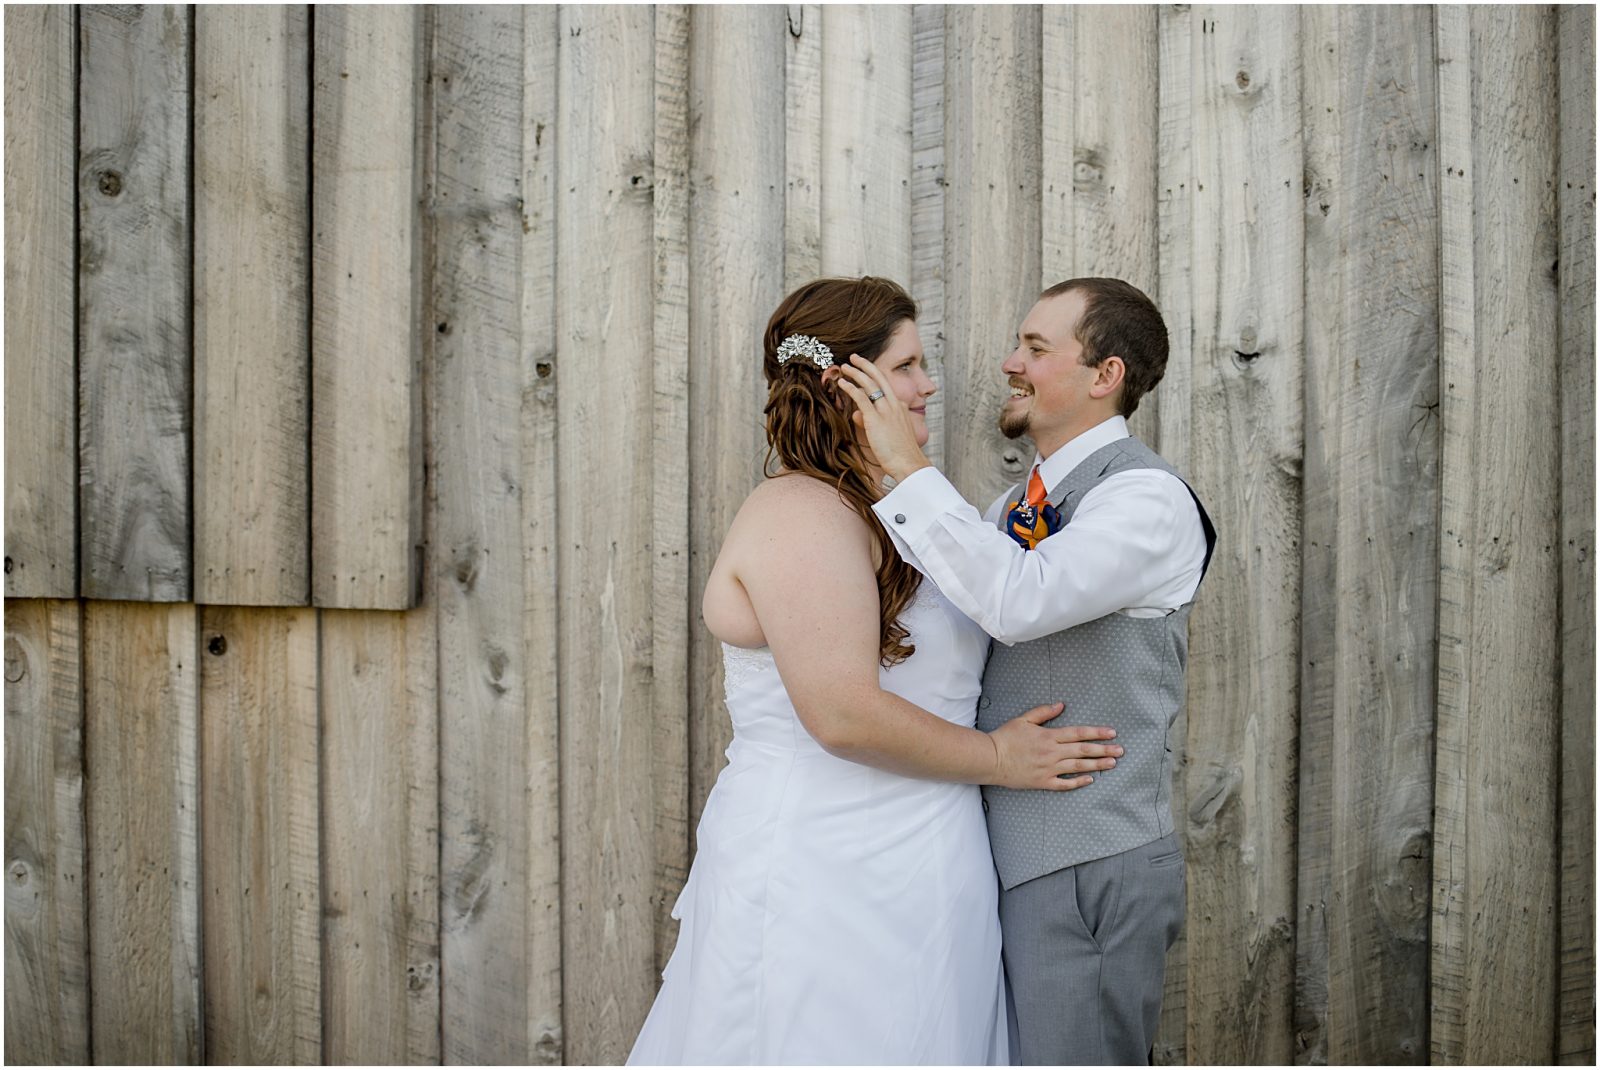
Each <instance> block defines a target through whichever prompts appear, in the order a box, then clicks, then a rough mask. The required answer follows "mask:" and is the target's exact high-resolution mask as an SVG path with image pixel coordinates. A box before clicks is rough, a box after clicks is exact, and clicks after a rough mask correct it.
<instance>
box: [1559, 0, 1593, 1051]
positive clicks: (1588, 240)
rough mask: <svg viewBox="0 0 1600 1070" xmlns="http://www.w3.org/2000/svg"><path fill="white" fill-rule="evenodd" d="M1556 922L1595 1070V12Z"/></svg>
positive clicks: (1588, 88)
mask: <svg viewBox="0 0 1600 1070" xmlns="http://www.w3.org/2000/svg"><path fill="white" fill-rule="evenodd" d="M1558 17H1559V20H1560V21H1559V24H1558V26H1557V39H1558V41H1559V42H1560V46H1559V47H1560V50H1561V58H1560V79H1561V84H1560V88H1559V93H1560V97H1561V131H1560V135H1559V137H1560V147H1559V154H1560V166H1561V171H1560V174H1559V175H1558V176H1557V184H1556V201H1557V206H1558V210H1559V212H1560V226H1561V252H1560V259H1559V260H1558V264H1559V265H1560V273H1559V275H1558V280H1559V284H1560V287H1561V292H1560V302H1561V307H1560V317H1561V327H1560V330H1561V371H1560V380H1559V381H1560V387H1559V389H1560V391H1561V535H1560V555H1561V802H1560V807H1561V808H1560V822H1561V878H1560V879H1561V916H1560V919H1559V925H1560V929H1559V939H1560V945H1559V947H1560V956H1561V967H1560V979H1559V982H1558V984H1559V990H1558V992H1557V995H1556V998H1557V1000H1558V1003H1557V1013H1558V1015H1559V1024H1558V1028H1559V1030H1560V1032H1559V1034H1558V1036H1557V1038H1556V1059H1557V1061H1559V1062H1562V1063H1568V1064H1585V1063H1593V1062H1594V1061H1595V1048H1594V1041H1595V1031H1594V1030H1595V1023H1594V991H1595V988H1594V906H1595V904H1594V865H1595V862H1594V847H1595V828H1594V814H1595V810H1594V722H1595V662H1594V620H1595V610H1594V520H1595V499H1594V487H1595V469H1594V420H1595V412H1594V400H1595V378H1594V356H1595V331H1594V322H1595V321H1594V313H1595V307H1594V299H1595V275H1594V268H1595V257H1594V206H1595V196H1594V190H1595V187H1594V181H1595V158H1594V143H1595V99H1594V21H1595V19H1594V10H1593V9H1592V8H1585V7H1577V6H1574V7H1563V8H1561V10H1560V14H1559V16H1558Z"/></svg>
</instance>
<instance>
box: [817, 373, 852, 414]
mask: <svg viewBox="0 0 1600 1070" xmlns="http://www.w3.org/2000/svg"><path fill="white" fill-rule="evenodd" d="M842 378H844V372H842V371H840V370H839V369H838V368H837V367H833V368H824V369H822V393H823V395H824V396H826V397H827V398H828V400H830V401H832V402H833V404H834V407H835V408H841V409H842V408H844V407H846V406H847V405H849V404H850V399H849V398H848V397H846V396H845V392H844V391H843V390H840V389H839V380H840V379H842Z"/></svg>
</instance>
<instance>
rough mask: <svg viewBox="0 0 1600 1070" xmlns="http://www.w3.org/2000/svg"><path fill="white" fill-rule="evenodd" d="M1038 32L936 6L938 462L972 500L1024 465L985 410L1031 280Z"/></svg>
mask: <svg viewBox="0 0 1600 1070" xmlns="http://www.w3.org/2000/svg"><path fill="white" fill-rule="evenodd" d="M1040 30H1041V27H1040V14H1039V9H1037V8H1028V7H1011V6H994V7H976V8H965V7H962V8H954V7H953V8H949V9H947V10H946V12H945V179H946V183H947V184H946V187H945V285H946V290H945V340H946V341H945V359H944V381H943V382H942V383H941V384H940V386H941V390H942V392H943V393H944V395H945V398H944V406H945V408H944V419H945V464H944V472H945V474H946V475H948V476H949V477H950V481H951V482H952V483H954V484H955V486H956V489H957V490H959V491H960V492H961V493H962V495H963V496H964V497H966V499H967V500H968V501H970V502H973V503H975V504H976V505H977V507H978V508H979V509H980V510H982V509H985V508H987V507H988V505H989V503H990V502H991V501H993V500H994V498H995V496H996V495H998V494H999V493H1000V492H1001V491H1003V490H1005V488H1006V487H1007V486H1009V485H1010V484H1011V483H1013V482H1015V481H1016V480H1017V479H1019V478H1021V476H1022V473H1023V472H1024V471H1026V469H1027V467H1028V465H1030V464H1032V463H1033V446H1032V444H1031V443H1030V442H1028V441H1027V440H1026V439H1017V440H1015V441H1012V440H1008V439H1006V438H1004V437H1003V436H1002V435H1001V434H1000V432H999V430H998V429H997V427H996V425H995V420H996V417H997V416H998V415H999V412H1000V406H1001V404H1002V403H1003V400H1004V394H1005V376H1004V375H1003V374H1001V372H1000V364H1001V363H1002V362H1003V361H1004V360H1005V358H1006V354H1007V353H1009V352H1010V350H1011V346H1012V345H1013V344H1014V342H1013V341H1010V340H1011V339H1012V338H1013V336H1014V335H1015V332H1016V330H1017V325H1018V324H1020V323H1021V322H1022V317H1023V315H1024V314H1026V312H1027V311H1028V308H1029V307H1030V306H1031V305H1032V304H1033V300H1034V298H1035V297H1036V296H1037V295H1038V293H1039V290H1040V286H1039V279H1040V275H1039V264H1040V259H1039V257H1040V246H1039V242H1040V223H1039V220H1040V215H1039V211H1040V209H1039V201H1040V194H1039V165H1038V160H1039V158H1040V147H1039V123H1038V115H1039V109H1040V97H1039V94H1040V83H1039V65H1040Z"/></svg>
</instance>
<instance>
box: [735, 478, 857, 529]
mask: <svg viewBox="0 0 1600 1070" xmlns="http://www.w3.org/2000/svg"><path fill="white" fill-rule="evenodd" d="M739 513H741V515H742V513H750V515H752V518H782V520H789V518H798V517H810V515H814V517H819V518H826V520H829V521H835V523H837V521H838V520H842V518H845V517H850V518H853V520H854V521H856V523H861V517H859V515H858V513H856V510H854V509H851V507H850V502H846V501H845V499H843V496H842V494H840V493H838V488H837V486H834V485H832V483H826V481H822V480H819V478H814V477H810V475H803V473H800V472H781V473H778V475H774V477H771V478H766V480H762V481H760V483H757V486H755V489H752V491H750V496H749V497H746V499H744V505H742V507H741V509H739Z"/></svg>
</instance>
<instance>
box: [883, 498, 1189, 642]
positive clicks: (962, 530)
mask: <svg viewBox="0 0 1600 1070" xmlns="http://www.w3.org/2000/svg"><path fill="white" fill-rule="evenodd" d="M1003 507H1004V501H1003V499H1002V501H1001V502H998V503H996V505H995V506H993V507H991V509H990V512H991V514H993V515H992V516H991V518H990V519H989V520H985V519H984V517H982V516H980V515H979V514H978V511H977V509H975V508H973V506H972V505H970V504H969V503H968V502H967V501H966V500H965V499H964V498H962V497H961V495H960V493H959V492H958V491H957V490H956V489H955V487H953V486H951V485H950V482H949V480H947V479H946V478H945V477H944V475H943V474H942V473H940V472H939V471H938V470H937V469H935V468H923V469H919V470H918V471H916V472H913V473H912V474H911V475H910V476H908V477H907V478H906V479H905V480H904V481H903V482H901V483H900V484H899V485H898V486H896V487H895V488H894V489H893V490H891V491H890V492H889V493H888V494H887V495H885V496H884V497H883V498H882V499H881V500H879V501H878V502H877V503H876V504H875V505H874V506H873V510H874V512H875V513H876V515H877V517H878V519H879V522H880V523H882V524H883V526H884V528H885V529H886V530H887V531H888V533H889V535H890V538H891V539H892V540H893V541H894V544H895V546H896V548H897V549H898V550H899V551H900V553H901V556H902V557H903V558H904V559H905V560H906V561H907V563H908V564H910V565H912V566H913V567H914V568H916V569H917V570H918V571H920V572H922V573H923V574H924V575H926V576H928V577H929V578H931V579H932V580H933V581H934V582H935V583H937V584H938V585H939V589H940V590H941V591H942V592H943V593H944V595H945V597H946V598H948V599H950V601H951V602H952V603H954V604H955V606H956V607H957V608H958V609H960V610H961V611H962V612H963V613H965V614H966V615H967V616H969V617H971V618H972V619H973V620H974V621H975V622H977V623H978V624H979V625H980V626H981V627H982V628H983V629H984V631H986V632H988V633H989V634H990V635H991V636H993V637H994V638H996V639H998V640H999V641H1000V642H1002V643H1006V644H1008V645H1009V644H1013V643H1019V642H1024V641H1026V640H1029V639H1036V638H1038V637H1040V636H1042V635H1048V634H1050V633H1051V632H1056V631H1060V630H1062V629H1064V628H1071V627H1075V626H1077V625H1079V624H1084V623H1086V622H1088V621H1091V620H1098V619H1099V618H1101V617H1103V616H1105V615H1106V614H1108V613H1115V612H1117V611H1119V610H1123V611H1127V610H1136V611H1142V612H1146V613H1150V612H1154V613H1157V614H1159V613H1163V612H1170V611H1171V610H1173V609H1176V608H1177V607H1178V606H1179V605H1182V604H1183V602H1184V601H1187V599H1188V598H1189V597H1192V595H1193V590H1194V587H1195V586H1198V584H1199V577H1200V568H1201V563H1202V561H1203V559H1204V536H1203V535H1202V534H1201V532H1200V520H1199V513H1198V511H1197V510H1196V508H1195V505H1194V500H1193V498H1192V497H1191V496H1190V494H1189V492H1188V489H1187V488H1186V487H1185V486H1184V484H1183V482H1182V481H1181V480H1179V479H1177V478H1175V477H1173V476H1171V475H1169V474H1168V473H1165V472H1162V471H1159V470H1156V469H1135V470H1132V471H1127V472H1119V473H1117V474H1116V475H1113V476H1110V477H1108V478H1106V479H1105V480H1104V481H1103V482H1101V483H1100V484H1099V485H1098V486H1096V487H1094V488H1093V489H1092V490H1090V491H1089V492H1088V493H1087V494H1085V495H1084V497H1083V499H1082V500H1081V501H1080V502H1079V503H1078V506H1077V508H1076V509H1075V510H1074V512H1073V516H1072V521H1071V523H1069V524H1067V525H1065V526H1064V527H1063V528H1062V529H1061V530H1060V531H1057V532H1056V533H1055V534H1053V535H1051V536H1049V537H1048V538H1046V539H1044V540H1043V541H1042V542H1040V543H1039V545H1038V547H1037V548H1036V549H1034V550H1031V551H1029V550H1024V549H1023V548H1022V547H1021V546H1020V545H1018V544H1017V543H1016V542H1015V541H1014V540H1012V538H1011V537H1010V536H1009V535H1007V534H1006V533H1005V532H1003V531H1001V530H1000V529H999V528H997V527H996V526H995V523H994V520H995V518H997V517H998V515H999V512H998V510H999V509H1000V508H1003Z"/></svg>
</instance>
